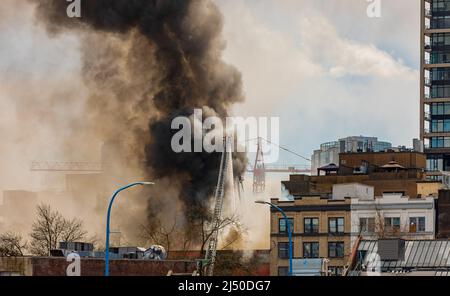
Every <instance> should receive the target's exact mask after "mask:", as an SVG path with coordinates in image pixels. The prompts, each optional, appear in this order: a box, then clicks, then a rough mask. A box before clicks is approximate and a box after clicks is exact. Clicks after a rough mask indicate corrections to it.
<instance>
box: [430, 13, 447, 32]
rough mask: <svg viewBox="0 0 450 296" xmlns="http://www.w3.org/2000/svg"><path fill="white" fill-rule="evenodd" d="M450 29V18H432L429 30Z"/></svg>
mask: <svg viewBox="0 0 450 296" xmlns="http://www.w3.org/2000/svg"><path fill="white" fill-rule="evenodd" d="M449 27H450V16H448V15H445V16H434V17H433V19H432V20H431V29H446V28H449Z"/></svg>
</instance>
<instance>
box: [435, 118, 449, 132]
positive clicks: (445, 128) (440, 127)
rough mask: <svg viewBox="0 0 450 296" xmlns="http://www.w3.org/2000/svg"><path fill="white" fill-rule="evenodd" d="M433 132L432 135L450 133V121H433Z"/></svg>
mask: <svg viewBox="0 0 450 296" xmlns="http://www.w3.org/2000/svg"><path fill="white" fill-rule="evenodd" d="M431 132H432V133H447V132H450V119H444V120H432V121H431Z"/></svg>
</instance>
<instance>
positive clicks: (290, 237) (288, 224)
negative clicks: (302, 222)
mask: <svg viewBox="0 0 450 296" xmlns="http://www.w3.org/2000/svg"><path fill="white" fill-rule="evenodd" d="M255 203H257V204H263V205H269V206H270V207H272V208H274V209H276V210H277V211H279V212H280V213H281V214H282V215H283V217H284V221H285V222H286V227H287V232H288V237H289V273H288V274H289V276H292V229H291V223H289V219H288V217H287V215H286V213H285V212H284V211H283V210H282V209H281V208H280V207H279V206H276V205H274V204H273V203H270V202H267V201H262V200H257V201H255Z"/></svg>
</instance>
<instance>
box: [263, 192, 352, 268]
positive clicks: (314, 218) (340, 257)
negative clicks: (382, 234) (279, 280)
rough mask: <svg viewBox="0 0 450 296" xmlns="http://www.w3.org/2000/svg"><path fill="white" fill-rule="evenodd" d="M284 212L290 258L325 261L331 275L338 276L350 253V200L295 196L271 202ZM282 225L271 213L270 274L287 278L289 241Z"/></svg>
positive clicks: (318, 196)
mask: <svg viewBox="0 0 450 296" xmlns="http://www.w3.org/2000/svg"><path fill="white" fill-rule="evenodd" d="M271 202H272V203H273V204H275V205H277V206H279V207H280V208H281V209H282V210H284V211H285V212H286V214H287V215H288V218H289V220H290V223H291V225H292V236H293V257H294V258H307V259H318V258H328V259H329V262H328V268H329V270H330V271H331V273H332V274H340V273H341V271H342V268H343V266H345V264H346V262H347V256H348V254H349V253H350V250H351V248H350V231H351V224H350V221H351V217H350V203H351V199H348V198H346V199H344V200H333V199H329V198H327V197H325V198H324V197H321V196H320V195H311V196H301V197H300V196H299V197H295V198H294V200H291V201H281V200H278V199H272V201H271ZM286 226H287V225H286V222H285V220H284V219H283V217H282V215H281V214H280V213H279V212H278V211H275V210H272V214H271V251H270V274H271V275H287V273H288V267H289V260H288V259H289V256H288V250H289V241H288V233H287V227H286Z"/></svg>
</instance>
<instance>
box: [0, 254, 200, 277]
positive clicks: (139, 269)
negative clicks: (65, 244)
mask: <svg viewBox="0 0 450 296" xmlns="http://www.w3.org/2000/svg"><path fill="white" fill-rule="evenodd" d="M69 264H71V262H67V260H66V258H64V257H0V276H8V275H15V276H66V270H67V268H68V267H69ZM104 270H105V260H104V259H87V258H82V259H81V262H80V271H81V276H103V274H104ZM170 270H171V271H172V272H173V273H176V274H192V273H193V272H194V271H195V270H197V262H196V261H193V260H167V261H151V260H111V261H110V274H111V275H112V276H165V275H167V273H168V272H169V271H170Z"/></svg>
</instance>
